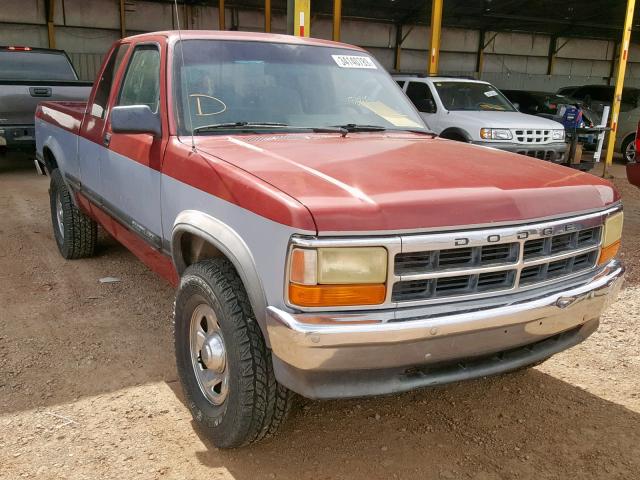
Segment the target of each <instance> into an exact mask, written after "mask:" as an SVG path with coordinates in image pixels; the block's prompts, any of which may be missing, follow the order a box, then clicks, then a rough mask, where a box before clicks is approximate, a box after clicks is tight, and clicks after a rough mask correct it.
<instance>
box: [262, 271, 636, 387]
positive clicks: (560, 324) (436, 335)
mask: <svg viewBox="0 0 640 480" xmlns="http://www.w3.org/2000/svg"><path fill="white" fill-rule="evenodd" d="M623 276H624V267H623V266H622V265H621V264H620V263H618V262H617V261H612V262H610V263H609V264H608V265H606V266H605V268H604V269H602V270H601V271H599V272H598V273H597V274H596V275H594V276H593V277H592V278H590V279H588V280H587V281H583V282H582V283H580V284H578V285H577V286H576V285H573V286H569V287H567V288H566V289H564V290H562V289H561V290H560V291H557V290H556V291H555V292H553V293H548V294H545V295H541V296H540V295H539V296H535V297H534V298H529V299H522V298H520V299H518V300H516V301H513V302H512V303H504V302H501V303H499V304H498V306H495V307H491V306H485V307H482V308H477V309H471V310H466V311H463V312H460V311H457V312H455V311H449V312H443V311H442V310H441V309H434V308H433V307H422V308H412V309H406V310H404V311H395V312H394V314H393V315H392V316H390V315H389V312H388V311H372V312H368V313H366V312H353V311H352V312H345V313H340V312H331V313H327V314H322V313H288V312H284V311H282V310H279V309H276V308H273V307H269V309H268V318H267V331H268V335H269V340H270V343H271V347H272V351H273V356H274V366H275V369H276V376H277V377H278V380H279V381H280V382H281V383H282V384H284V385H285V386H287V387H289V388H290V389H292V390H294V391H296V392H298V393H300V394H301V395H303V396H307V397H310V398H345V397H357V396H366V395H379V394H387V393H394V392H399V391H405V390H410V389H413V388H418V387H421V386H429V385H434V384H440V383H447V382H450V381H458V380H463V379H469V378H476V377H479V376H485V375H490V374H496V373H501V372H504V371H509V370H513V369H516V368H521V367H523V366H526V365H529V364H533V363H536V362H539V361H541V360H543V359H545V358H547V357H549V356H551V355H553V354H555V353H557V352H559V351H562V350H564V349H566V348H569V347H571V346H573V345H575V344H577V343H579V342H580V341H582V340H584V339H585V338H587V337H588V336H589V335H590V334H591V333H593V331H595V329H596V328H597V324H598V318H599V317H600V315H601V313H602V312H603V311H604V309H605V308H606V307H607V306H608V305H609V303H611V302H612V301H613V300H615V298H616V297H617V294H618V291H619V290H620V287H621V285H622V281H623ZM454 308H459V306H455V305H452V306H451V309H454ZM434 312H436V313H434ZM545 341H547V343H545ZM516 352H517V353H516ZM505 355H508V356H509V358H510V359H511V360H510V361H506V360H505V359H504V357H505ZM460 365H464V367H463V368H458V367H459V366H460ZM452 368H453V370H452ZM416 372H417V373H416Z"/></svg>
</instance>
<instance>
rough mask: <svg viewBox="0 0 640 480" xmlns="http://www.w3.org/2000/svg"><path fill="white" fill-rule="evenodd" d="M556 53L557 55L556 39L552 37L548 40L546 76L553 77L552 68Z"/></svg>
mask: <svg viewBox="0 0 640 480" xmlns="http://www.w3.org/2000/svg"><path fill="white" fill-rule="evenodd" d="M565 45H566V44H565ZM563 46H564V45H563ZM556 53H558V37H556V36H553V37H551V38H550V39H549V54H548V55H547V75H553V66H554V65H555V63H556Z"/></svg>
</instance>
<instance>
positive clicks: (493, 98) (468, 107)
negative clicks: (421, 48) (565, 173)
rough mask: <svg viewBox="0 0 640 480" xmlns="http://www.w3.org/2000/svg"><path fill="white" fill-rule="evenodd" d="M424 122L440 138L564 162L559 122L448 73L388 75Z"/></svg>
mask: <svg viewBox="0 0 640 480" xmlns="http://www.w3.org/2000/svg"><path fill="white" fill-rule="evenodd" d="M393 78H394V79H395V80H396V82H398V85H400V87H402V90H403V91H404V92H405V93H406V94H407V96H408V97H409V98H410V99H411V101H412V102H413V104H414V105H415V106H416V108H417V109H418V111H419V112H420V115H421V116H422V118H423V119H424V121H425V123H426V124H427V126H428V127H429V128H430V129H431V130H432V131H434V132H435V133H437V134H438V135H440V136H441V137H442V138H448V139H451V140H459V141H462V142H469V143H474V144H476V145H484V146H487V147H494V148H499V149H501V150H508V151H510V152H516V153H520V154H523V155H528V156H530V157H535V158H539V159H542V160H549V161H552V162H562V161H564V155H565V152H566V150H567V144H566V143H565V135H564V126H563V125H562V124H561V123H558V122H554V121H553V120H548V119H546V118H541V117H536V116H533V115H526V114H524V113H520V112H518V110H517V109H516V108H515V107H514V106H513V104H512V103H511V102H509V100H507V98H506V97H505V96H504V95H502V93H500V91H499V90H498V89H497V88H495V87H494V86H493V85H491V84H490V83H487V82H483V81H480V80H473V79H465V78H454V77H427V76H419V75H394V76H393Z"/></svg>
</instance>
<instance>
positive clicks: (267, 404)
mask: <svg viewBox="0 0 640 480" xmlns="http://www.w3.org/2000/svg"><path fill="white" fill-rule="evenodd" d="M203 303H204V304H206V305H208V306H209V307H211V309H213V312H214V313H215V316H216V317H217V324H218V327H219V330H218V331H219V333H221V335H222V338H223V344H224V347H225V350H226V361H225V371H226V369H228V373H227V375H228V376H227V378H228V390H227V392H228V393H226V397H225V398H224V400H223V401H222V403H221V404H219V405H216V404H215V403H214V402H212V401H210V400H209V399H208V398H207V397H206V396H205V394H204V393H203V390H202V389H201V388H200V386H199V384H198V379H197V377H196V372H195V369H196V368H201V369H202V368H205V369H206V367H196V366H194V364H193V363H192V354H191V346H190V345H191V344H190V341H191V339H190V334H191V318H192V315H194V311H195V310H196V308H200V307H201V306H202V304H203ZM174 318H175V330H174V339H175V353H176V362H177V367H178V375H179V377H180V381H181V382H182V387H183V389H184V392H185V396H186V400H187V405H188V407H189V409H190V410H191V414H192V415H193V418H194V421H195V423H196V425H197V426H198V429H199V430H201V431H202V432H203V433H204V434H205V436H206V437H208V438H209V439H211V441H212V442H213V444H214V445H215V446H216V447H218V448H234V447H240V446H243V445H248V444H250V443H253V442H257V441H259V440H262V439H263V438H265V437H267V436H270V435H273V434H274V433H275V432H276V431H277V429H278V427H279V426H280V424H281V423H282V422H283V421H284V420H285V418H286V417H287V414H288V412H289V410H290V408H291V404H292V402H293V398H294V394H293V392H291V391H290V390H288V389H287V388H285V387H283V386H282V385H280V384H279V383H278V382H277V381H276V379H275V376H274V373H273V363H272V360H271V352H270V351H269V350H268V349H267V346H266V344H265V341H264V338H263V336H262V332H261V330H260V327H259V325H258V323H257V321H256V319H255V316H254V314H253V310H252V308H251V305H250V303H249V299H248V297H247V294H246V291H245V289H244V286H243V284H242V281H241V280H240V278H239V276H238V274H237V272H236V270H235V269H234V267H233V265H232V264H231V263H230V262H229V261H228V260H226V259H225V258H221V257H218V258H214V259H210V260H205V261H202V262H200V263H197V264H194V265H191V266H190V267H189V268H187V270H186V271H185V272H184V275H183V276H182V279H181V281H180V288H179V290H178V294H177V297H176V303H175V312H174ZM199 358H200V357H199ZM202 365H204V364H203V363H202Z"/></svg>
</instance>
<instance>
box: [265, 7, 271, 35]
mask: <svg viewBox="0 0 640 480" xmlns="http://www.w3.org/2000/svg"><path fill="white" fill-rule="evenodd" d="M264 31H265V32H267V33H271V0H264Z"/></svg>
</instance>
